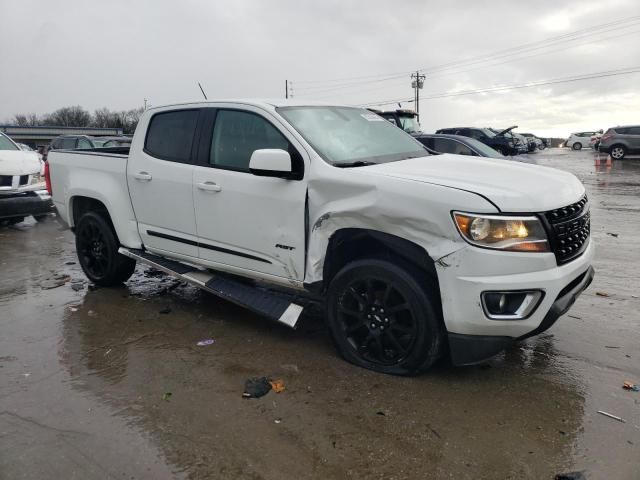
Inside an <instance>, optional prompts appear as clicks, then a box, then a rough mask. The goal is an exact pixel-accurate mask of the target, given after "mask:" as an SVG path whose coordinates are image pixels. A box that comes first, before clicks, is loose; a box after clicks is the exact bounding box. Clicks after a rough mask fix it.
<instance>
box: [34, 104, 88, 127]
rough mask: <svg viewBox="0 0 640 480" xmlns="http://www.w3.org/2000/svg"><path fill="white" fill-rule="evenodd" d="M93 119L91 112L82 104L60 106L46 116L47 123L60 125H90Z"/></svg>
mask: <svg viewBox="0 0 640 480" xmlns="http://www.w3.org/2000/svg"><path fill="white" fill-rule="evenodd" d="M91 120H92V119H91V114H90V113H89V112H87V111H86V110H85V109H83V108H82V107H81V106H80V105H75V106H73V107H63V108H59V109H58V110H56V111H55V112H53V113H51V114H49V115H46V116H45V123H47V124H48V125H55V126H58V127H89V126H91Z"/></svg>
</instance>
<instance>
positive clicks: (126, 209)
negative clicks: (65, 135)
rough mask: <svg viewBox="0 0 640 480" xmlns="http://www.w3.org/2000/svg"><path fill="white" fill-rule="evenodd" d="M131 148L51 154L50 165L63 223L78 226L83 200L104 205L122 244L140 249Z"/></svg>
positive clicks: (54, 192)
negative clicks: (131, 180)
mask: <svg viewBox="0 0 640 480" xmlns="http://www.w3.org/2000/svg"><path fill="white" fill-rule="evenodd" d="M128 154H129V147H110V148H94V149H87V150H52V151H51V152H49V157H48V162H49V171H50V175H51V185H52V191H53V204H54V206H55V208H56V210H57V212H58V215H59V216H60V217H61V219H62V220H63V221H64V222H66V223H67V224H68V225H69V226H70V227H71V228H73V227H74V226H75V221H76V219H75V218H74V208H76V207H78V206H79V205H80V204H81V202H82V199H83V197H86V198H89V199H95V200H97V201H99V202H101V203H102V204H103V205H104V207H105V208H106V209H107V210H108V212H109V215H110V217H111V218H117V219H118V221H117V222H113V223H114V227H115V230H116V233H117V235H118V238H119V240H120V242H121V243H122V244H123V245H125V246H127V247H131V248H139V247H140V237H139V235H138V230H137V226H136V219H135V215H134V212H133V207H132V205H131V199H130V197H129V188H128V185H127V161H128V158H129V155H128Z"/></svg>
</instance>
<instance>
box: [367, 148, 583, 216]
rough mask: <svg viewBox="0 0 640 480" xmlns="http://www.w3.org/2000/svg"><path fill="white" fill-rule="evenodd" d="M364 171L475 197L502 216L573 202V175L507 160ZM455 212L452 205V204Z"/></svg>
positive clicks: (425, 161)
mask: <svg viewBox="0 0 640 480" xmlns="http://www.w3.org/2000/svg"><path fill="white" fill-rule="evenodd" d="M359 168H360V169H361V170H362V171H363V172H365V171H366V172H367V173H371V174H375V175H384V176H387V177H393V178H399V179H404V180H411V181H416V182H424V183H431V184H436V185H442V186H445V187H451V188H456V189H458V190H465V191H468V192H473V193H477V194H479V195H481V196H483V197H485V198H487V199H489V200H490V201H491V202H492V203H493V204H495V205H496V206H497V207H498V208H499V209H500V211H502V212H514V213H515V212H527V213H534V212H544V211H547V210H553V209H555V208H559V207H564V206H567V205H569V204H571V203H574V202H577V201H578V200H580V198H582V196H583V195H584V192H585V190H584V186H583V185H582V183H581V182H580V180H578V179H577V178H576V177H575V176H574V175H573V174H571V173H568V172H563V171H561V170H556V169H555V168H549V167H542V166H540V165H531V164H526V163H520V162H512V161H509V160H506V159H505V160H502V159H493V158H484V157H469V156H466V155H452V154H448V153H446V154H442V155H434V156H430V157H420V158H413V159H408V160H401V161H398V162H389V163H383V164H379V165H371V166H367V167H359ZM451 207H452V209H455V205H452V206H451Z"/></svg>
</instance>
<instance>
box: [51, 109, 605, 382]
mask: <svg viewBox="0 0 640 480" xmlns="http://www.w3.org/2000/svg"><path fill="white" fill-rule="evenodd" d="M49 162H50V178H51V187H52V189H53V199H54V203H55V207H56V209H57V211H58V212H59V214H60V216H61V218H62V219H63V220H64V221H65V222H67V223H68V224H69V225H70V226H71V228H72V229H73V230H74V232H75V234H76V248H77V251H78V258H79V263H80V265H81V266H82V268H83V270H84V272H85V274H86V275H87V276H88V278H89V279H90V280H91V281H93V282H95V283H97V284H100V285H103V286H110V285H115V284H119V283H121V282H123V281H126V280H127V279H128V278H129V276H130V275H131V274H132V272H133V270H134V267H135V264H136V261H139V262H142V263H146V264H150V265H153V266H154V267H156V268H159V269H162V270H163V271H165V272H167V273H170V274H171V275H174V276H176V277H178V278H180V279H182V280H184V281H187V282H190V283H192V284H194V285H197V286H198V287H200V288H203V289H204V290H207V291H209V292H212V293H215V294H217V295H220V296H221V297H223V298H226V299H228V300H231V301H233V302H235V303H238V304H240V305H244V306H246V307H247V308H249V309H251V310H253V311H255V312H258V313H260V314H263V315H264V316H266V317H268V318H272V319H274V320H277V321H279V322H281V323H283V324H285V325H288V326H290V327H295V325H296V323H297V321H298V318H299V316H300V314H301V312H302V310H303V308H304V307H305V305H306V303H307V302H309V301H316V302H317V301H320V302H321V303H322V304H323V305H325V306H326V313H327V322H328V325H329V329H330V332H331V335H332V336H333V339H334V341H335V344H336V346H337V348H338V350H339V351H340V353H341V354H342V356H343V357H344V358H346V359H347V360H349V361H351V362H353V363H354V364H357V365H360V366H362V367H366V368H370V369H373V370H376V371H380V372H385V373H391V374H411V373H416V372H419V371H422V370H424V369H426V368H428V367H429V366H431V365H432V364H433V363H434V362H435V361H436V360H437V359H438V358H439V357H441V356H442V355H444V354H445V352H447V353H448V354H450V355H451V358H452V360H453V363H454V364H469V363H475V362H479V361H483V360H485V359H486V358H488V357H491V356H493V355H495V354H496V353H498V352H500V351H502V350H503V349H505V348H506V347H508V346H509V345H510V344H512V343H513V342H514V341H517V340H520V339H523V338H527V337H529V336H531V335H536V334H538V333H540V332H542V331H544V330H546V329H547V328H549V327H550V326H551V325H552V324H553V323H554V322H555V321H556V320H557V318H558V317H559V316H561V315H562V314H564V313H565V312H566V311H567V310H568V309H569V308H570V307H571V305H572V304H573V303H574V301H575V299H576V298H577V297H578V295H579V294H580V293H581V292H582V291H583V290H584V289H585V288H586V287H587V286H588V285H589V284H590V282H591V280H592V278H593V268H592V267H591V261H592V258H593V246H592V244H591V242H590V220H589V218H590V217H589V202H588V200H587V197H586V196H585V189H584V186H583V185H582V183H580V181H579V180H578V179H577V178H576V177H575V176H574V175H572V174H570V173H567V172H563V171H559V170H555V169H551V168H546V167H540V166H537V165H530V164H524V163H518V162H505V161H504V160H500V159H493V158H481V157H469V156H464V155H452V154H442V155H430V154H429V153H428V151H427V150H426V149H425V148H424V147H423V145H422V144H420V143H419V142H418V141H417V140H415V139H414V138H412V137H411V136H410V135H408V134H407V133H405V132H403V131H402V130H401V129H399V128H397V127H395V126H394V125H392V124H391V123H389V122H388V121H386V120H385V119H383V118H382V117H380V116H378V115H377V114H375V113H373V112H370V111H367V110H364V109H361V108H354V107H344V106H334V105H309V104H307V103H301V102H289V101H284V100H282V101H254V100H245V101H219V102H202V103H189V104H181V105H170V106H165V107H155V108H151V109H148V110H147V111H145V113H144V115H143V116H142V118H141V119H140V123H139V124H138V127H137V129H136V133H135V136H134V138H133V143H132V144H131V148H130V151H129V153H128V154H115V153H102V152H99V151H95V152H78V151H64V150H54V151H52V152H51V153H50V154H49ZM240 279H244V280H240ZM247 279H248V280H247ZM265 285H268V286H269V287H270V288H268V289H265V288H263V287H264V286H265ZM447 346H448V348H447Z"/></svg>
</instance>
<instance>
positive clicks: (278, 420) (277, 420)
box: [273, 418, 282, 423]
mask: <svg viewBox="0 0 640 480" xmlns="http://www.w3.org/2000/svg"><path fill="white" fill-rule="evenodd" d="M273 423H282V420H280V419H279V418H276V419H275V420H274V421H273Z"/></svg>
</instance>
